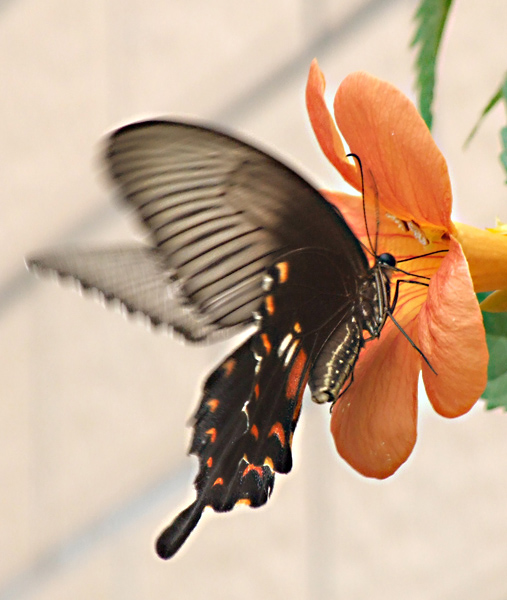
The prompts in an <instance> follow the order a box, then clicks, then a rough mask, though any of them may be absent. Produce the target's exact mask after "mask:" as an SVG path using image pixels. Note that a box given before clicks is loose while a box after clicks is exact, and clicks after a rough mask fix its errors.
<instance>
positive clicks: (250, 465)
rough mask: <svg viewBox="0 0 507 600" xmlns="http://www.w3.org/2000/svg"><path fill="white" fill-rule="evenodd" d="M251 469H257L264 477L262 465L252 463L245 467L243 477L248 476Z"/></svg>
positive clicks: (260, 475) (258, 473)
mask: <svg viewBox="0 0 507 600" xmlns="http://www.w3.org/2000/svg"><path fill="white" fill-rule="evenodd" d="M250 471H255V472H256V473H257V475H258V476H259V477H262V467H258V466H256V465H252V464H249V465H248V466H247V467H245V470H244V471H243V477H246V476H247V475H248V473H250Z"/></svg>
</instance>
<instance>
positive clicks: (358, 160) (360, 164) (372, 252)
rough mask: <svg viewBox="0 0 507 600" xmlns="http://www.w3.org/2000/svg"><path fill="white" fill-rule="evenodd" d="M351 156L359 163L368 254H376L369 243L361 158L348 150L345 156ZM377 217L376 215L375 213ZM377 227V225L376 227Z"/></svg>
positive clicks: (375, 250)
mask: <svg viewBox="0 0 507 600" xmlns="http://www.w3.org/2000/svg"><path fill="white" fill-rule="evenodd" d="M348 156H351V157H352V158H355V159H356V161H357V164H358V165H359V171H360V173H361V197H362V198H363V217H364V224H365V226H366V237H367V238H368V243H369V244H370V248H369V249H368V252H369V253H370V254H373V256H377V249H376V248H375V249H374V248H373V244H372V243H371V236H370V229H369V227H368V219H367V218H366V202H365V197H364V172H363V163H362V162H361V159H360V158H359V156H358V155H357V154H354V153H353V152H350V153H349V154H347V157H348ZM377 218H378V215H377ZM377 229H378V227H377ZM362 246H363V248H365V247H366V246H365V245H364V244H362Z"/></svg>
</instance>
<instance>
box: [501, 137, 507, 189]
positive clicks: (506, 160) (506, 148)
mask: <svg viewBox="0 0 507 600" xmlns="http://www.w3.org/2000/svg"><path fill="white" fill-rule="evenodd" d="M500 139H501V140H502V148H503V150H502V152H501V153H500V161H501V163H502V165H503V168H504V169H505V172H506V173H507V127H502V129H501V130H500ZM505 183H507V181H506V182H505Z"/></svg>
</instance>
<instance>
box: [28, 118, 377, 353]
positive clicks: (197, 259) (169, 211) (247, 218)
mask: <svg viewBox="0 0 507 600" xmlns="http://www.w3.org/2000/svg"><path fill="white" fill-rule="evenodd" d="M106 161H107V163H108V167H109V170H110V172H111V174H112V176H113V178H114V180H115V182H116V183H117V184H118V186H119V188H120V192H121V195H122V196H123V198H124V199H125V201H126V202H127V203H128V204H129V205H130V206H132V207H133V208H134V209H135V211H136V213H137V214H138V216H139V217H140V219H141V220H142V222H143V223H144V224H145V226H146V227H147V228H148V230H149V233H150V238H151V240H152V242H153V244H154V246H155V248H156V249H157V252H154V253H150V252H149V251H148V250H147V249H142V250H139V251H138V254H136V253H135V252H134V251H132V253H131V254H130V255H131V256H133V257H134V262H133V264H132V266H129V265H128V264H127V263H128V260H129V253H125V251H124V250H123V251H122V252H123V254H122V253H119V254H115V253H114V252H111V253H109V252H105V253H95V254H94V253H86V254H85V253H83V255H82V258H81V257H80V253H79V252H72V253H68V252H65V254H61V255H58V254H53V255H46V256H43V257H40V258H39V257H36V258H35V259H33V260H32V261H30V264H31V265H33V266H38V267H39V268H42V269H45V270H50V271H51V270H52V271H55V272H57V273H60V274H63V275H69V276H72V277H74V278H76V279H78V280H80V281H81V282H82V284H83V286H84V287H87V288H96V289H98V290H99V291H100V292H101V293H102V294H103V295H104V297H106V298H116V299H118V300H119V301H120V302H121V303H122V304H123V305H124V306H126V307H127V309H128V310H129V311H140V312H142V313H144V314H146V315H147V316H148V317H149V318H150V319H151V320H152V321H153V322H155V323H157V322H163V323H167V324H168V325H171V326H173V327H174V328H175V329H177V330H178V331H180V332H182V333H183V335H185V337H186V338H187V339H189V340H191V341H194V340H196V339H211V338H213V337H215V335H214V334H216V333H222V332H228V331H229V330H230V331H234V330H235V329H236V328H237V327H241V326H245V325H246V324H248V323H251V322H252V321H253V315H254V313H255V312H256V311H257V310H258V309H259V307H260V305H261V302H262V298H263V296H264V292H263V289H262V282H263V279H264V276H265V274H266V272H267V270H268V269H269V267H270V266H271V265H273V264H274V262H275V261H276V260H277V258H278V257H280V256H281V255H282V254H284V253H287V252H290V251H293V250H298V249H301V248H308V247H314V248H324V249H328V250H329V249H331V248H332V249H333V250H335V251H336V252H337V255H338V256H339V257H340V258H339V260H341V261H342V262H343V267H344V268H343V281H342V283H343V286H344V288H349V289H353V288H354V286H355V278H356V276H357V275H360V274H361V273H365V272H366V269H367V263H366V259H365V257H364V253H363V251H362V249H361V247H360V245H359V243H358V241H357V240H356V238H355V237H354V235H353V234H352V232H351V231H350V229H349V228H348V226H347V225H346V223H345V221H344V220H343V218H342V216H341V215H340V214H339V213H338V212H337V211H336V210H335V209H334V208H333V207H332V206H331V205H330V204H328V203H327V202H326V200H325V199H324V198H323V197H322V196H321V194H320V193H319V192H318V191H317V190H315V189H314V188H313V187H312V186H311V185H309V184H308V183H307V182H306V181H304V180H303V179H302V178H301V177H299V176H298V175H297V174H296V173H294V172H293V171H292V170H290V169H289V168H287V167H286V166H284V165H283V164H282V163H280V162H279V161H278V160H276V159H274V158H272V157H270V156H268V155H267V154H265V153H264V152H262V151H260V150H257V149H255V148H253V147H251V146H249V145H248V144H245V143H243V142H241V141H239V140H237V139H234V138H232V137H229V136H227V135H225V134H222V133H219V132H217V131H214V130H211V129H206V128H204V127H199V126H194V125H188V124H184V123H176V122H169V121H146V122H141V123H134V124H132V125H128V126H126V127H123V128H121V129H119V130H118V131H116V132H115V133H113V134H112V136H111V137H110V139H109V141H108V147H107V152H106ZM157 276H158V277H160V278H161V280H160V281H159V282H158V283H156V279H157ZM168 282H177V293H174V294H173V293H172V291H171V290H169V291H171V298H174V300H171V301H169V302H168V301H167V292H168V286H169V288H171V286H172V285H174V283H172V284H171V285H169V283H168ZM136 290H139V293H137V292H136ZM150 294H153V295H152V296H151V297H150Z"/></svg>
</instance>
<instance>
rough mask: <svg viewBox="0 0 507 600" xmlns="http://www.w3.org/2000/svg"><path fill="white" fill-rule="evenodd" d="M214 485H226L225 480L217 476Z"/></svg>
mask: <svg viewBox="0 0 507 600" xmlns="http://www.w3.org/2000/svg"><path fill="white" fill-rule="evenodd" d="M213 485H224V480H223V479H222V478H221V477H217V478H216V479H215V481H214V483H213Z"/></svg>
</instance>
